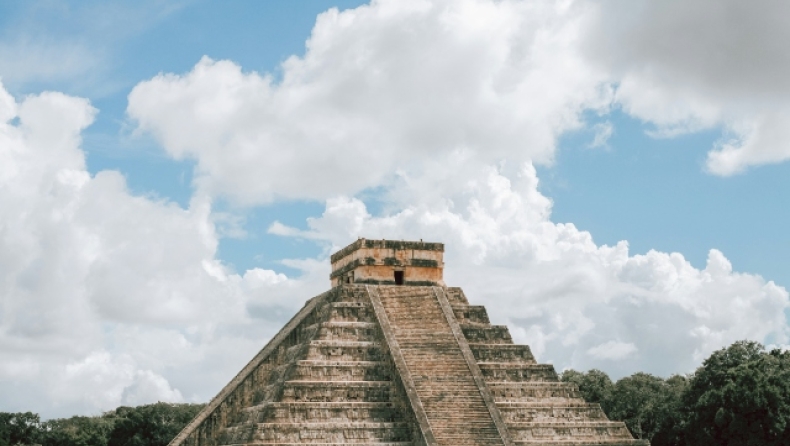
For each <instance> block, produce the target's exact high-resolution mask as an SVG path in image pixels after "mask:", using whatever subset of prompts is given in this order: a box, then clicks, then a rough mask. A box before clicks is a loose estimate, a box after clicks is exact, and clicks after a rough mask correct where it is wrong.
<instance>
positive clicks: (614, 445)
mask: <svg viewBox="0 0 790 446" xmlns="http://www.w3.org/2000/svg"><path fill="white" fill-rule="evenodd" d="M513 443H514V444H516V445H525V446H526V445H528V446H650V442H649V441H647V440H633V439H631V440H628V439H619V438H596V439H592V440H584V439H574V440H568V439H565V440H562V439H561V440H547V439H541V440H517V441H514V442H513Z"/></svg>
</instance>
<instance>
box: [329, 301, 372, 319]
mask: <svg viewBox="0 0 790 446" xmlns="http://www.w3.org/2000/svg"><path fill="white" fill-rule="evenodd" d="M327 313H328V314H327V319H326V320H327V321H330V322H375V316H374V315H373V308H372V307H371V306H370V304H368V303H365V302H332V303H330V304H328V309H327Z"/></svg>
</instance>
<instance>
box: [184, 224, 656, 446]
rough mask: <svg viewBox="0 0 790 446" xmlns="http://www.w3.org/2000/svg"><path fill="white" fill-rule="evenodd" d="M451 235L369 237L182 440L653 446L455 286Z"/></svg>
mask: <svg viewBox="0 0 790 446" xmlns="http://www.w3.org/2000/svg"><path fill="white" fill-rule="evenodd" d="M443 252H444V245H442V244H440V243H424V242H422V241H420V242H402V241H391V240H366V239H359V240H357V241H356V242H355V243H352V244H351V245H349V246H347V247H346V248H344V249H342V250H340V251H338V252H337V253H335V254H334V255H333V256H332V275H331V276H330V279H331V281H332V285H333V287H332V289H330V290H329V291H327V292H325V293H323V294H320V295H318V296H316V297H313V298H312V299H310V300H309V301H308V302H307V303H306V304H305V306H304V307H303V308H302V309H301V310H300V311H299V312H298V313H297V314H296V315H295V316H294V317H293V318H292V319H291V320H290V321H289V322H288V323H287V324H286V325H285V327H283V329H282V330H280V332H279V333H278V334H277V335H276V336H275V337H274V338H272V340H271V341H270V342H269V343H268V344H267V345H266V346H265V347H264V348H263V350H261V351H260V352H259V353H258V354H257V355H256V356H255V357H254V358H253V359H252V361H250V362H249V363H248V364H247V365H246V366H245V367H244V368H243V369H242V370H241V372H239V373H238V375H236V377H235V378H233V380H232V381H231V382H230V383H229V384H228V385H226V386H225V388H223V389H222V390H221V391H220V393H219V394H218V395H217V396H216V397H215V398H214V399H212V400H211V402H209V404H208V405H207V406H206V407H205V409H203V411H201V412H200V413H199V414H198V415H197V417H195V419H194V420H192V421H191V422H190V423H189V424H188V425H187V426H186V427H185V428H184V429H183V431H181V433H179V434H178V435H177V436H176V437H175V438H174V439H173V441H172V442H171V443H170V446H220V445H227V446H230V445H294V444H323V445H339V444H354V445H363V444H367V445H388V446H396V445H397V446H407V445H415V446H416V445H448V446H451V445H586V446H592V445H618V446H619V445H622V446H625V445H649V443H648V442H647V441H644V440H634V439H633V438H632V437H631V434H630V433H629V432H628V429H627V428H626V427H625V425H624V424H623V423H621V422H614V421H609V420H608V419H607V417H606V415H605V414H604V413H603V411H602V410H601V408H600V407H599V405H598V404H592V403H587V402H585V401H584V400H583V399H582V398H581V397H580V396H579V392H578V389H577V388H576V387H575V385H573V384H570V383H563V382H560V381H559V379H558V376H557V373H556V372H555V370H554V368H553V367H552V366H551V365H547V364H538V363H537V362H536V361H535V358H534V357H533V356H532V353H531V352H530V349H529V347H527V346H526V345H515V344H513V341H512V339H511V337H510V333H509V332H508V329H507V327H505V326H501V325H491V323H490V322H489V320H488V315H487V313H486V310H485V308H484V307H482V306H477V305H470V304H469V302H468V301H467V299H466V296H465V295H464V293H463V291H462V290H461V289H460V288H448V287H446V286H445V285H444V282H443V280H442V271H443V267H444V264H443V260H442V257H443Z"/></svg>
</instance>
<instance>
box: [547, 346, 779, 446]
mask: <svg viewBox="0 0 790 446" xmlns="http://www.w3.org/2000/svg"><path fill="white" fill-rule="evenodd" d="M562 380H563V381H566V382H572V383H574V384H576V385H577V386H578V387H579V391H580V393H581V394H582V396H584V398H585V399H586V400H587V401H589V402H596V403H599V404H600V405H601V408H602V409H603V410H604V412H606V415H607V416H608V417H609V418H610V419H612V420H621V421H623V422H625V424H626V426H628V429H630V430H631V433H632V434H633V435H634V436H635V437H636V438H644V439H648V440H650V441H651V444H652V445H653V446H665V445H666V446H669V445H678V446H682V445H695V446H696V445H700V446H708V445H710V446H713V445H717V446H719V445H721V446H751V445H764V446H774V445H777V446H778V445H790V352H782V351H780V350H772V351H770V352H767V351H766V350H765V347H763V346H762V345H760V344H758V343H756V342H748V341H740V342H736V343H735V344H733V345H731V346H729V347H727V348H724V349H721V350H718V351H716V352H714V353H713V354H712V355H711V356H710V357H709V358H708V359H706V360H705V362H704V363H703V364H702V366H701V367H700V368H699V369H697V371H696V372H695V373H694V374H693V375H691V376H688V377H685V376H678V375H675V376H672V377H670V378H668V379H663V378H659V377H657V376H653V375H650V374H647V373H635V374H634V375H631V376H628V377H625V378H622V379H620V380H618V381H617V382H616V383H613V382H612V381H611V380H610V379H609V377H608V376H607V375H606V374H605V373H604V372H602V371H600V370H590V371H589V372H587V373H581V372H577V371H575V370H568V371H566V372H564V373H563V374H562Z"/></svg>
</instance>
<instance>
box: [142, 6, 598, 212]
mask: <svg viewBox="0 0 790 446" xmlns="http://www.w3.org/2000/svg"><path fill="white" fill-rule="evenodd" d="M582 12H584V8H581V7H568V6H563V5H562V4H557V3H555V2H510V1H505V2H497V3H493V2H487V1H477V0H464V1H435V2H427V1H419V0H412V1H379V2H375V3H373V4H372V5H369V6H362V7H360V8H357V9H354V10H347V11H343V12H338V11H336V10H329V11H327V12H325V13H323V14H321V15H320V16H319V17H318V20H317V22H316V25H315V28H314V29H313V32H312V35H311V37H310V39H309V41H308V42H307V52H306V54H305V55H304V56H303V57H296V56H293V57H291V58H289V59H288V60H286V61H285V62H284V63H283V64H282V70H283V74H282V80H281V81H280V82H275V81H274V80H273V79H272V77H271V76H269V75H260V74H258V73H254V72H251V73H245V72H243V71H242V69H241V67H239V66H238V65H236V64H234V63H232V62H230V61H213V60H211V59H208V58H203V59H202V60H201V61H200V62H199V63H198V64H197V65H196V66H195V67H194V69H193V70H192V71H190V72H189V73H187V74H184V75H173V74H163V75H159V76H156V77H155V78H153V79H151V80H149V81H145V82H141V83H140V84H138V85H137V86H136V87H135V88H134V90H133V91H132V92H131V94H130V95H129V106H128V113H129V115H130V117H131V118H133V119H134V120H136V121H137V123H138V126H139V130H140V131H144V132H150V133H151V134H153V135H154V137H156V138H157V140H158V141H160V142H161V144H162V145H163V147H164V148H165V150H166V151H167V152H168V153H169V154H170V155H171V156H173V157H176V158H179V159H180V158H194V159H196V160H197V164H198V167H197V171H198V175H197V183H198V185H199V186H200V187H201V190H202V191H204V192H207V193H209V194H211V195H216V194H220V195H226V196H230V197H231V198H233V199H236V200H238V201H241V202H244V203H263V202H267V201H270V200H272V199H276V198H286V199H287V198H314V199H324V198H327V197H330V196H333V195H337V194H347V193H354V192H357V191H360V190H362V189H364V188H366V187H371V186H377V185H380V184H382V183H385V182H387V181H388V179H391V175H392V172H393V170H395V169H405V170H413V169H417V170H419V169H420V168H421V166H422V164H423V163H424V162H425V161H426V160H441V159H443V158H444V157H446V156H448V155H449V154H452V153H454V152H457V151H465V152H466V153H467V154H468V156H470V157H471V158H474V159H477V160H479V161H483V162H496V161H498V160H500V159H503V158H510V159H514V160H517V161H524V160H532V161H535V162H548V161H550V160H551V159H552V157H553V151H554V146H555V140H556V138H557V136H558V135H560V134H561V133H562V132H564V131H566V130H568V129H572V128H576V127H578V126H580V125H581V122H580V114H581V112H582V111H583V110H586V109H601V110H605V109H606V107H607V106H608V103H609V101H610V99H611V90H610V89H609V88H608V87H607V86H606V85H602V84H601V81H602V80H603V78H602V77H601V74H600V73H599V72H598V71H596V70H595V69H593V68H591V67H590V66H589V65H588V64H585V63H584V60H583V58H581V57H580V56H579V55H578V54H576V53H575V51H576V47H577V46H578V40H579V39H580V38H581V36H580V35H579V32H580V29H581V27H582V24H583V22H584V21H585V16H584V15H583V14H582Z"/></svg>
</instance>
